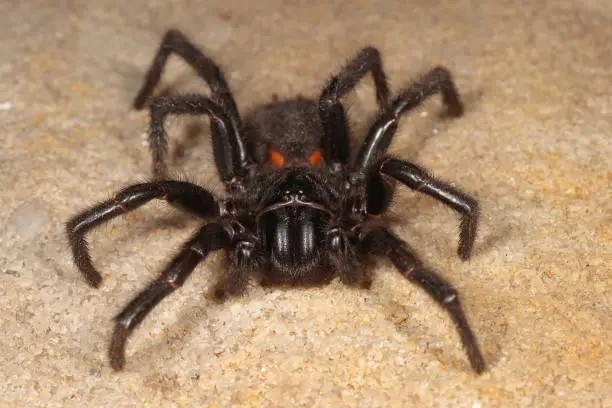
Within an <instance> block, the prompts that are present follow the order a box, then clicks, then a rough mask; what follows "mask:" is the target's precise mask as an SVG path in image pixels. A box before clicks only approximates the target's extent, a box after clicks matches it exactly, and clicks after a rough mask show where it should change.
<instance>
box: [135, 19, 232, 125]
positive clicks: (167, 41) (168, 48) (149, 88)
mask: <svg viewBox="0 0 612 408" xmlns="http://www.w3.org/2000/svg"><path fill="white" fill-rule="evenodd" d="M170 53H175V54H178V55H179V56H180V57H181V58H183V59H184V60H185V61H186V62H187V63H188V64H189V65H191V67H192V68H193V69H194V70H195V71H196V72H197V73H198V75H199V76H200V77H201V78H202V79H204V81H206V83H208V85H209V86H210V88H211V91H212V99H213V100H214V101H215V102H217V103H219V104H220V105H222V106H223V107H224V108H225V110H226V111H227V113H228V115H229V116H230V118H232V119H233V120H235V121H236V123H237V124H240V116H239V114H238V109H237V108H236V102H235V101H234V97H233V96H232V93H231V92H230V90H229V87H228V85H227V81H226V80H225V77H224V76H223V72H222V71H221V69H220V68H219V66H218V65H217V64H215V62H214V61H213V60H212V59H211V58H209V57H208V56H206V55H205V54H204V53H203V52H202V51H200V50H199V49H198V48H197V47H196V46H195V45H194V44H193V43H192V42H191V41H189V40H188V39H187V37H185V35H184V34H183V33H181V32H180V31H178V30H168V31H167V32H166V34H165V35H164V38H163V40H162V42H161V44H160V46H159V49H158V50H157V54H156V55H155V58H154V59H153V62H152V63H151V67H150V68H149V71H148V72H147V75H146V77H145V82H144V84H143V85H142V88H141V89H140V92H138V96H136V98H135V99H134V108H135V109H142V108H143V107H144V105H145V102H146V101H147V99H149V97H150V96H151V94H152V93H153V90H154V89H155V86H156V85H157V84H158V83H159V80H160V78H161V75H162V71H163V70H164V67H165V65H166V60H167V59H168V57H169V56H170Z"/></svg>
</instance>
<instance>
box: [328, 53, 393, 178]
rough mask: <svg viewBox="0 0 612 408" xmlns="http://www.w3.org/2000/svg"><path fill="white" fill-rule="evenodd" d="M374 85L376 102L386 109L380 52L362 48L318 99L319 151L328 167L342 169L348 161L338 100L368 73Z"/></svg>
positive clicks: (344, 119)
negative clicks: (320, 124) (320, 147)
mask: <svg viewBox="0 0 612 408" xmlns="http://www.w3.org/2000/svg"><path fill="white" fill-rule="evenodd" d="M368 72H371V73H372V77H373V78H374V85H375V86H376V100H377V102H378V105H379V107H380V109H381V111H385V110H386V109H387V108H388V107H389V86H388V85H387V76H386V75H385V72H384V70H383V67H382V61H381V58H380V52H378V50H377V49H376V48H373V47H366V48H364V49H362V50H361V51H359V53H358V54H357V55H355V56H354V57H353V58H352V59H351V60H349V61H348V62H347V63H346V65H345V66H344V67H342V69H341V70H340V72H339V73H338V74H337V75H334V76H333V77H332V78H331V79H330V80H329V82H328V84H327V86H326V87H325V89H323V92H321V96H320V98H319V116H320V118H321V122H322V124H323V131H324V137H323V139H322V148H323V152H324V154H325V162H326V163H327V164H328V166H330V167H331V168H337V167H342V166H345V165H346V164H347V163H348V160H349V154H350V147H349V135H348V129H347V125H346V115H345V113H344V108H343V106H342V103H341V102H340V99H341V98H342V97H343V96H344V95H346V94H347V93H348V92H349V91H351V90H352V89H353V88H355V86H356V85H357V83H358V82H359V81H360V80H361V79H362V78H363V77H364V76H365V75H366V74H367V73H368Z"/></svg>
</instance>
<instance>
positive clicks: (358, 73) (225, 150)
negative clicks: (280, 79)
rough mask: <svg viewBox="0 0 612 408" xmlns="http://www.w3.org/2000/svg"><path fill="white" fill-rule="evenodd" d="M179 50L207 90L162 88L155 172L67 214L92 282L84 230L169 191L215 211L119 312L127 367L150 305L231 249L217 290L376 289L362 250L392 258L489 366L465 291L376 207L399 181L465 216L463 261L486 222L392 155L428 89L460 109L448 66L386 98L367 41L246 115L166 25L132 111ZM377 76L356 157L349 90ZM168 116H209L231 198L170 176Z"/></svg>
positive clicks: (117, 337) (154, 116)
mask: <svg viewBox="0 0 612 408" xmlns="http://www.w3.org/2000/svg"><path fill="white" fill-rule="evenodd" d="M172 53H174V54H177V55H178V56H180V57H182V58H183V59H184V60H185V61H186V62H187V63H188V64H189V65H190V66H191V67H192V68H193V69H194V70H195V71H196V72H197V73H198V75H199V76H200V77H201V78H202V79H204V81H206V82H207V84H208V85H209V87H210V89H211V96H210V97H205V96H202V95H197V94H184V95H179V96H159V97H155V98H152V100H151V102H150V103H149V109H150V118H151V119H150V129H149V143H150V150H151V153H152V159H153V160H152V168H153V169H152V170H153V178H152V180H151V181H150V182H146V183H140V184H134V185H131V186H128V187H126V188H123V189H122V190H120V191H119V192H118V193H117V194H116V195H115V196H114V198H112V199H110V200H107V201H104V202H101V203H99V204H96V205H94V206H92V207H90V208H88V209H86V210H84V211H82V212H81V213H79V214H77V215H76V216H74V217H73V218H71V219H70V220H69V221H68V222H67V224H66V229H67V234H68V240H69V243H70V246H71V249H72V254H73V257H74V262H75V264H76V266H77V268H78V269H79V271H80V272H81V273H82V274H83V276H84V277H85V279H86V280H87V282H88V284H89V285H91V286H92V287H98V286H99V285H100V283H101V282H102V276H101V275H100V273H99V272H98V271H97V270H96V268H95V266H94V264H93V262H92V258H91V256H90V254H89V251H88V245H87V241H86V239H85V235H86V233H87V232H88V231H90V230H91V229H93V228H95V227H97V226H99V225H101V224H103V223H105V222H107V221H109V220H111V219H112V218H115V217H117V216H119V215H122V214H125V213H127V212H130V211H133V210H135V209H137V208H139V207H141V206H142V205H144V204H146V203H148V202H149V201H151V200H153V199H158V200H165V201H166V202H168V203H170V204H171V205H173V206H175V207H178V208H180V209H182V210H185V211H187V212H189V213H192V214H195V215H196V216H199V217H201V218H202V219H204V220H206V221H207V222H206V223H204V224H203V226H202V227H201V228H200V229H199V230H198V231H197V232H195V234H193V236H192V237H191V238H190V239H189V240H188V241H187V242H185V243H184V245H183V246H182V248H181V249H180V250H179V251H178V252H177V253H176V254H175V255H174V257H173V258H172V260H171V261H170V262H169V263H168V264H167V265H166V266H165V267H164V269H163V270H162V272H161V274H160V275H159V277H158V278H157V279H155V280H154V281H152V282H151V283H149V285H148V286H147V287H146V288H145V289H144V290H143V291H142V292H140V293H139V294H138V295H137V296H136V297H135V298H134V299H133V300H132V301H131V302H130V303H129V304H128V305H127V306H126V307H125V308H124V309H123V311H122V312H121V313H119V315H117V316H116V318H115V327H114V331H113V335H112V340H111V343H110V348H109V359H110V364H111V366H112V368H113V369H114V370H121V369H123V367H124V365H125V344H126V341H127V339H128V337H129V336H130V334H131V333H132V331H133V330H134V328H136V327H137V326H138V325H139V323H141V322H142V320H143V319H144V318H145V317H146V315H147V314H149V312H151V310H152V309H153V308H154V307H155V306H156V305H157V304H158V303H159V302H160V301H161V300H162V299H163V298H165V297H166V296H168V295H169V294H171V293H172V292H174V291H175V290H176V289H177V288H179V287H180V286H181V285H183V283H185V281H186V280H187V278H188V277H189V276H190V275H191V273H192V272H193V270H194V269H195V267H196V266H197V265H198V264H199V263H200V262H202V261H203V260H204V259H205V258H206V257H207V255H208V254H210V253H211V252H213V251H218V250H224V251H226V252H227V253H228V259H229V266H228V271H227V273H226V274H225V275H224V279H222V280H221V282H219V284H218V285H217V289H216V290H215V295H216V297H218V298H219V299H223V298H225V297H227V296H232V295H238V294H241V293H242V292H243V291H244V290H245V288H246V286H247V283H248V280H249V279H250V278H260V280H261V281H262V284H266V283H269V284H277V285H297V284H321V283H325V282H329V281H331V280H332V279H334V278H339V279H340V280H341V281H342V282H343V283H345V284H348V285H357V286H361V287H364V288H367V287H369V285H370V283H371V277H370V273H368V271H367V269H368V268H363V267H362V266H363V263H362V261H364V260H365V259H366V258H368V257H369V256H384V257H387V258H388V259H390V260H391V262H392V263H393V265H394V266H395V267H396V268H397V270H398V271H399V272H400V273H401V274H402V275H403V276H404V277H405V278H406V279H408V280H409V281H410V282H413V283H415V284H416V285H418V286H420V287H421V288H423V289H424V290H425V291H426V292H427V293H428V294H429V295H430V296H431V297H432V298H433V299H434V300H435V301H436V302H437V303H438V304H439V305H440V306H441V307H442V308H444V309H445V310H446V311H447V312H448V313H449V314H450V317H451V318H452V320H453V322H454V324H455V326H456V328H457V330H458V332H459V336H460V338H461V342H462V343H463V346H464V348H465V350H466V353H467V356H468V359H469V362H470V364H471V367H472V369H473V370H474V371H475V372H476V373H481V372H483V371H484V369H485V361H484V358H483V357H482V354H481V352H480V350H479V347H478V343H477V341H476V338H475V336H474V334H473V333H472V330H471V329H470V326H469V324H468V321H467V318H466V317H465V314H464V312H463V309H462V307H461V304H460V302H459V297H458V294H457V291H456V290H455V289H454V288H453V286H451V284H450V283H448V282H447V281H445V280H444V279H443V278H441V277H440V276H438V275H437V274H436V273H434V272H432V271H431V270H430V269H428V268H427V267H425V266H424V265H423V264H422V263H421V261H420V260H419V259H418V258H417V256H416V255H415V254H414V252H413V251H412V250H411V249H410V248H409V246H408V245H407V244H406V243H405V242H404V241H403V240H401V239H400V238H399V237H398V236H397V235H395V234H394V233H393V232H392V231H391V230H390V229H389V228H388V227H387V226H386V225H385V224H384V223H383V221H382V220H381V219H380V217H378V215H380V214H382V213H384V212H385V211H386V210H387V209H388V207H389V206H390V204H391V202H392V198H393V193H394V188H395V184H396V182H397V181H399V182H400V183H401V184H403V185H405V186H407V187H408V188H411V189H413V190H416V191H418V192H421V193H425V194H427V195H429V196H431V197H433V198H435V199H437V200H439V201H441V202H443V203H444V204H446V205H448V206H450V207H451V208H452V209H454V210H455V211H457V212H458V213H459V214H460V216H461V223H460V234H459V247H458V254H459V257H460V258H461V259H463V260H467V259H468V258H470V255H471V252H472V247H473V245H474V239H475V237H476V227H477V224H478V205H477V203H476V201H475V200H474V199H473V198H471V197H470V196H468V195H466V194H465V193H463V192H461V191H460V190H458V189H457V188H455V187H453V186H451V185H450V184H448V183H446V182H444V181H441V180H438V179H436V178H433V177H432V176H430V175H429V174H428V172H427V171H426V170H424V169H423V168H421V167H418V166H416V165H415V164H412V163H409V162H407V161H405V160H400V159H397V158H393V157H390V156H388V155H387V154H386V151H387V148H388V146H389V144H390V143H391V141H392V139H393V135H394V134H395V133H396V130H397V127H398V121H399V119H400V118H401V117H402V115H404V114H406V113H407V112H409V111H410V110H412V109H413V108H415V107H417V106H418V105H420V104H421V103H422V102H423V101H424V100H425V99H426V98H428V97H430V96H432V95H435V94H437V93H441V94H442V100H443V103H444V105H445V106H446V108H447V113H448V114H449V115H450V116H453V117H456V116H460V115H461V114H462V113H463V106H462V103H461V101H460V99H459V95H458V92H457V90H456V88H455V85H454V84H453V81H452V79H451V74H450V72H449V71H448V70H447V69H446V68H444V67H436V68H434V69H432V70H430V71H429V72H427V73H426V74H425V75H424V76H422V77H421V78H420V79H419V80H417V81H415V82H413V83H412V84H411V85H410V86H409V87H407V88H406V89H405V90H403V91H402V92H400V93H399V94H398V95H397V96H396V97H395V98H394V99H390V96H389V88H388V85H387V80H386V75H385V73H384V71H383V67H382V61H381V57H380V53H379V52H378V50H377V49H375V48H373V47H366V48H364V49H362V50H361V51H360V52H359V53H357V54H356V55H355V56H354V57H353V58H352V59H350V60H349V61H348V62H347V63H346V64H345V65H344V66H343V67H342V68H341V69H340V71H339V72H338V73H337V75H334V76H333V77H332V78H331V79H330V80H329V82H327V84H326V86H325V87H324V89H323V91H322V92H321V94H320V96H319V99H318V100H312V99H307V98H303V97H298V98H295V99H290V100H284V101H278V100H275V101H273V102H271V103H269V104H267V105H264V106H262V107H259V108H257V109H255V110H254V111H253V113H252V114H251V115H250V116H249V117H248V118H246V120H244V122H243V120H242V119H241V117H240V115H239V112H238V109H237V107H236V102H235V100H234V98H233V96H232V93H231V92H230V90H229V87H228V84H227V82H226V80H225V78H224V75H223V73H222V71H221V69H220V68H219V67H218V65H217V64H216V63H215V62H214V61H213V60H212V59H211V58H209V57H208V56H206V55H205V54H204V53H202V52H201V51H200V50H199V49H198V48H197V47H196V46H195V45H194V44H193V43H192V42H191V41H189V39H187V37H185V36H184V35H183V34H182V33H181V32H180V31H177V30H170V31H168V32H167V33H166V34H165V36H164V38H163V40H162V42H161V45H160V47H159V49H158V51H157V54H156V56H155V58H154V60H153V63H152V65H151V67H150V68H149V70H148V72H147V74H146V79H145V82H144V85H143V86H142V88H141V90H140V92H139V93H138V95H137V96H136V98H135V100H134V104H133V105H134V108H136V109H142V108H144V107H145V105H146V104H147V101H148V100H149V99H151V96H152V94H153V91H154V89H155V87H156V85H157V83H158V82H159V80H160V77H161V74H162V71H163V69H164V65H165V63H166V60H167V58H168V57H169V56H170V55H171V54H172ZM368 73H371V74H372V77H373V79H374V84H375V88H376V99H377V103H378V105H379V110H380V112H379V114H378V117H377V119H376V120H375V121H374V123H373V124H372V125H371V127H370V130H369V132H368V134H367V136H366V137H365V140H364V142H363V144H362V145H361V148H360V150H359V151H358V153H357V154H356V158H355V159H354V160H351V159H350V153H349V152H350V147H349V130H348V126H347V119H346V116H345V111H344V108H343V105H342V102H341V99H342V97H343V96H344V95H346V94H347V93H348V92H350V91H351V90H352V89H353V88H354V87H355V86H356V84H357V83H358V82H359V81H360V80H361V79H362V78H363V77H364V76H365V75H366V74H368ZM169 115H207V116H208V117H209V118H210V127H211V134H212V145H213V154H214V158H215V164H216V168H217V170H218V173H219V176H220V178H221V180H222V182H223V184H224V186H225V189H226V191H227V196H226V198H215V197H214V196H213V194H212V193H211V192H209V191H208V190H207V189H205V188H203V187H201V186H199V185H196V184H193V183H190V182H187V181H179V180H175V179H172V178H170V177H169V176H168V167H167V164H166V156H167V152H168V142H167V135H166V131H165V129H164V121H165V119H166V117H167V116H169Z"/></svg>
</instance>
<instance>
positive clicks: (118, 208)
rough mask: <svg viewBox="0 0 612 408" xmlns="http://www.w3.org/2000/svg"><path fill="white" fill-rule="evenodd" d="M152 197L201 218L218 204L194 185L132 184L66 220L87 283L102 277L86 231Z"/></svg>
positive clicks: (213, 213)
mask: <svg viewBox="0 0 612 408" xmlns="http://www.w3.org/2000/svg"><path fill="white" fill-rule="evenodd" d="M153 199H161V200H166V201H168V202H170V203H172V204H175V205H176V206H177V207H179V208H182V209H185V210H187V211H189V212H191V213H194V214H196V215H199V216H200V217H203V218H206V217H210V216H216V215H218V214H219V207H218V205H217V202H216V201H215V199H214V197H213V196H212V194H210V193H209V192H208V191H206V190H204V189H203V188H201V187H199V186H197V185H195V184H192V183H188V182H183V181H157V182H153V183H144V184H135V185H133V186H129V187H126V188H124V189H123V190H121V191H119V193H117V194H116V195H115V197H114V198H112V199H110V200H107V201H104V202H102V203H100V204H97V205H95V206H93V207H91V208H89V209H87V210H85V211H83V212H81V213H80V214H77V215H76V216H74V217H72V218H71V219H70V220H69V221H68V222H67V223H66V232H67V234H68V242H69V243H70V247H71V249H72V255H73V257H74V263H75V264H76V266H77V268H78V269H79V271H81V273H82V274H83V276H84V277H85V279H86V280H87V283H89V285H90V286H93V287H98V286H99V285H100V283H101V282H102V276H101V275H100V273H99V272H98V271H97V270H96V268H95V267H94V265H93V262H92V260H91V255H90V254H89V250H88V246H87V241H86V240H85V234H86V233H87V232H88V231H89V230H91V229H93V228H95V227H97V226H98V225H101V224H104V223H105V222H107V221H109V220H111V219H113V218H115V217H117V216H119V215H121V214H125V213H127V212H129V211H132V210H135V209H136V208H138V207H140V206H142V205H144V204H146V203H148V202H149V201H151V200H153Z"/></svg>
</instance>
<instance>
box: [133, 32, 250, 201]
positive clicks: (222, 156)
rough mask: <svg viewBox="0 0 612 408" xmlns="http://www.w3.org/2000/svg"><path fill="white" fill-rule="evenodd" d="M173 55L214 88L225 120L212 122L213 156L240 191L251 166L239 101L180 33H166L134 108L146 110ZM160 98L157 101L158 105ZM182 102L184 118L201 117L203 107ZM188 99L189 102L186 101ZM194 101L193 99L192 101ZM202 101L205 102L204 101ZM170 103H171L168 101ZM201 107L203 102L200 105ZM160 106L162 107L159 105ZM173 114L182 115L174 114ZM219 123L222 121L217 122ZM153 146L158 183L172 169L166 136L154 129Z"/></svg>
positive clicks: (209, 61)
mask: <svg viewBox="0 0 612 408" xmlns="http://www.w3.org/2000/svg"><path fill="white" fill-rule="evenodd" d="M171 53H175V54H177V55H179V56H180V57H182V58H183V59H184V60H185V61H186V62H187V63H188V64H189V65H190V66H191V67H192V68H193V69H194V70H195V71H196V72H197V73H198V75H199V76H200V77H201V78H202V79H204V81H206V83H207V84H208V85H209V86H210V89H211V95H210V100H211V101H212V103H213V104H215V105H216V106H217V107H218V108H219V110H221V111H222V112H223V116H224V119H223V120H214V119H213V120H211V123H210V129H211V133H212V142H213V153H214V156H215V163H216V165H217V170H218V172H219V176H220V177H221V179H222V180H223V182H224V183H225V184H226V186H228V190H230V192H232V191H231V190H232V189H234V188H238V189H240V188H241V187H242V186H241V182H242V178H243V177H244V176H245V175H246V166H247V164H248V163H249V162H250V157H249V153H248V152H247V148H246V146H245V143H244V141H243V140H242V138H241V136H240V129H241V128H242V122H241V119H240V114H239V112H238V108H237V106H236V101H235V100H234V97H233V95H232V93H231V91H230V89H229V86H228V84H227V81H226V80H225V77H224V75H223V72H222V71H221V68H219V66H218V65H217V64H216V63H215V62H214V61H213V60H212V59H211V58H210V57H208V56H207V55H205V54H204V53H203V52H202V51H200V50H199V49H198V48H197V47H196V46H195V45H194V44H193V43H191V42H190V41H189V40H188V39H187V37H185V35H184V34H183V33H181V32H180V31H178V30H169V31H168V32H166V35H165V36H164V38H163V40H162V43H161V44H160V46H159V49H158V51H157V54H156V55H155V58H154V59H153V62H152V64H151V66H150V68H149V70H148V72H147V75H146V78H145V82H144V84H143V86H142V88H141V89H140V92H139V93H138V95H137V96H136V98H135V99H134V108H136V109H142V108H143V107H144V106H145V103H146V101H147V100H148V99H149V98H150V97H151V95H152V94H153V91H154V89H155V86H156V85H157V84H158V82H159V80H160V78H161V74H162V72H163V69H164V67H165V65H166V61H167V59H168V57H169V56H170V54H171ZM158 99H160V98H157V99H155V101H158ZM180 99H181V98H180V97H179V98H174V99H173V100H174V101H176V102H177V103H178V102H184V103H183V106H182V107H180V108H179V109H178V110H180V111H181V112H180V114H192V115H198V114H202V113H205V112H201V107H200V106H197V104H195V105H194V106H189V101H188V100H185V101H181V100H180ZM186 99H188V98H186ZM191 99H193V98H191ZM201 99H204V97H202V98H201ZM164 100H167V99H164ZM155 101H154V102H152V104H151V105H152V106H151V117H152V120H153V119H154V115H155V113H156V112H154V107H153V105H155ZM198 103H199V104H200V105H201V104H202V102H198ZM157 105H160V103H159V101H158V103H157ZM166 107H167V105H166ZM170 113H175V114H177V113H179V112H178V111H177V112H170ZM213 118H214V117H213ZM217 119H218V118H217ZM149 145H150V149H151V154H152V156H153V175H154V177H155V178H156V179H162V178H165V177H167V173H168V169H167V164H166V156H167V150H168V141H167V138H166V135H165V133H164V132H159V131H158V132H154V131H153V128H152V130H151V133H150V135H149Z"/></svg>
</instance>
